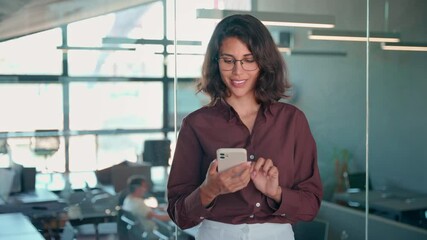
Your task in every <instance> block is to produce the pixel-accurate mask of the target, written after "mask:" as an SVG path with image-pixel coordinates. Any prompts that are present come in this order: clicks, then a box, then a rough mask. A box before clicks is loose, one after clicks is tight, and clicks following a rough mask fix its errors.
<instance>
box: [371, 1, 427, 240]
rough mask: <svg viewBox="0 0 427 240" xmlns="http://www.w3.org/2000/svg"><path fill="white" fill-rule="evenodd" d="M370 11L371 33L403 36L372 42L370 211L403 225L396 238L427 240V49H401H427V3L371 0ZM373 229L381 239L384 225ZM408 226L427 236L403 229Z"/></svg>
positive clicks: (399, 227)
mask: <svg viewBox="0 0 427 240" xmlns="http://www.w3.org/2000/svg"><path fill="white" fill-rule="evenodd" d="M370 9H371V18H372V20H371V21H370V28H372V30H384V31H387V32H392V33H397V34H399V35H400V42H398V43H382V44H379V45H378V44H376V45H374V44H372V45H371V47H370V50H369V59H370V62H369V68H370V71H369V92H370V96H371V98H370V101H369V112H370V117H369V122H370V128H369V139H370V142H369V161H368V162H369V180H370V181H371V183H372V189H373V191H372V192H371V194H370V196H369V203H370V210H371V212H372V214H374V215H378V216H382V217H383V218H385V219H388V220H391V221H394V222H398V223H399V224H397V225H396V227H395V228H394V229H396V230H395V231H391V232H392V233H394V235H395V236H393V237H394V239H398V238H400V239H427V233H426V230H427V188H426V187H425V186H424V185H425V184H424V183H425V182H426V181H427V175H426V170H425V169H427V161H426V159H427V150H426V147H425V145H426V143H427V135H426V133H427V127H426V125H425V122H426V120H427V108H426V107H425V106H424V105H425V103H426V102H427V95H426V94H425V91H424V89H426V87H427V81H426V76H425V72H426V71H425V66H427V52H426V51H427V49H426V48H425V47H424V49H422V48H412V49H411V48H408V47H406V48H403V47H399V46H407V45H408V42H409V43H413V45H414V46H426V45H425V44H426V39H427V32H426V31H425V30H423V29H425V23H426V22H427V16H426V15H425V11H426V10H427V3H426V2H425V1H417V0H411V1H402V0H393V1H392V0H389V1H379V2H377V1H370ZM409 45H410V44H409ZM415 50H416V51H415ZM421 50H423V51H421ZM369 226H370V231H369V232H370V233H369V238H370V239H377V238H380V237H379V236H380V235H379V233H378V232H377V231H375V229H376V228H378V227H380V226H381V225H380V223H379V222H378V221H375V219H370V222H369ZM405 226H413V227H415V228H416V229H417V230H420V231H421V232H422V233H423V234H420V235H418V236H417V235H415V232H416V230H415V229H412V231H409V230H408V231H407V232H405V231H403V230H401V229H403V228H404V227H405ZM397 230H400V231H397Z"/></svg>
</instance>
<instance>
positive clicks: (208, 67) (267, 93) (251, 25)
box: [197, 14, 291, 105]
mask: <svg viewBox="0 0 427 240" xmlns="http://www.w3.org/2000/svg"><path fill="white" fill-rule="evenodd" d="M229 37H236V38H238V39H239V40H240V41H242V42H243V43H245V44H246V46H247V48H248V49H249V51H251V53H252V55H253V56H254V59H255V60H256V62H257V63H258V67H259V69H260V74H259V77H258V80H257V82H256V85H255V97H256V100H257V102H258V103H261V104H269V103H272V102H276V101H278V100H280V99H281V98H287V97H288V96H287V94H286V92H287V90H288V89H289V88H290V87H291V85H290V83H289V80H288V76H287V69H286V64H285V61H284V59H283V57H282V55H281V54H280V52H279V50H278V49H277V46H276V44H275V43H274V41H273V38H272V37H271V34H270V32H269V31H268V29H267V28H266V27H265V26H264V24H263V23H262V22H261V21H260V20H258V19H257V18H255V17H253V16H251V15H248V14H236V15H231V16H228V17H226V18H224V19H222V20H221V21H220V22H219V23H218V25H217V26H216V28H215V30H214V32H213V34H212V37H211V39H210V41H209V44H208V47H207V50H206V54H205V59H204V62H203V67H202V77H201V78H200V79H198V80H197V92H203V93H205V94H207V95H208V96H209V97H210V99H211V102H210V105H213V104H215V103H216V102H217V101H218V99H221V98H225V97H228V96H230V93H229V91H228V90H227V87H226V85H225V84H224V82H223V81H222V79H221V75H220V70H219V66H218V57H219V54H220V52H219V51H220V48H221V45H222V42H223V41H224V39H226V38H229Z"/></svg>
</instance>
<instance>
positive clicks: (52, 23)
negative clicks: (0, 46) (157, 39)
mask: <svg viewBox="0 0 427 240" xmlns="http://www.w3.org/2000/svg"><path fill="white" fill-rule="evenodd" d="M155 1H156V0H0V41H4V40H7V39H11V38H16V37H19V36H23V35H27V34H30V33H35V32H40V31H44V30H47V29H51V28H55V27H58V26H61V25H63V24H66V23H71V22H75V21H79V20H82V19H87V18H91V17H95V16H99V15H103V14H107V13H111V12H115V11H119V10H123V9H127V8H131V7H134V6H138V5H141V4H146V3H150V2H155Z"/></svg>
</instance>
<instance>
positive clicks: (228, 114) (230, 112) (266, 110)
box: [215, 98, 274, 121]
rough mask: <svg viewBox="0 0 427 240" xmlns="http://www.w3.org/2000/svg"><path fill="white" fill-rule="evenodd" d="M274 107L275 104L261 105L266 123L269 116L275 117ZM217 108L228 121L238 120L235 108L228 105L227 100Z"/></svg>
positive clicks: (219, 101) (222, 101)
mask: <svg viewBox="0 0 427 240" xmlns="http://www.w3.org/2000/svg"><path fill="white" fill-rule="evenodd" d="M272 105H273V103H271V104H261V110H262V115H263V119H264V121H265V120H266V119H267V115H270V116H274V114H273V110H272ZM215 107H217V108H218V109H219V111H220V112H221V114H223V116H224V117H225V119H227V121H230V120H231V119H233V118H236V116H237V112H236V111H235V110H234V108H233V107H232V106H230V104H228V103H227V101H225V99H223V98H221V99H220V100H218V101H217V102H216V104H215Z"/></svg>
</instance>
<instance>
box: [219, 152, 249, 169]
mask: <svg viewBox="0 0 427 240" xmlns="http://www.w3.org/2000/svg"><path fill="white" fill-rule="evenodd" d="M216 159H217V160H218V172H222V171H224V170H226V169H229V168H230V167H233V166H236V165H238V164H240V163H244V162H246V161H247V153H246V149H244V148H219V149H218V150H217V151H216Z"/></svg>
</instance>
